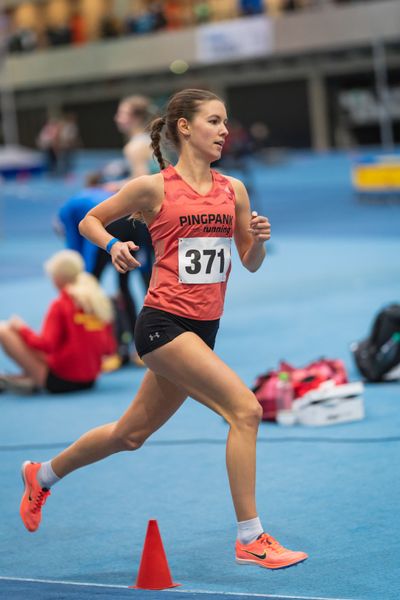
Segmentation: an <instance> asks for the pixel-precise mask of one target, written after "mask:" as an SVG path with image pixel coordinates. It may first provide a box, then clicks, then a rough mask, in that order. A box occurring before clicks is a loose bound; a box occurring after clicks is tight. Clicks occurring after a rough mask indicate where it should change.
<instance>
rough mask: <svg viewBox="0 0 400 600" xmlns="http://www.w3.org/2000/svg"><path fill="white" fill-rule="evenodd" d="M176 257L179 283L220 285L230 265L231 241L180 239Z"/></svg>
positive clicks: (222, 239)
mask: <svg viewBox="0 0 400 600" xmlns="http://www.w3.org/2000/svg"><path fill="white" fill-rule="evenodd" d="M178 256H179V281H180V282H181V283H192V284H196V283H220V282H221V281H225V280H226V274H227V271H228V269H229V265H230V263H231V239H230V238H211V237H203V238H201V237H199V238H180V239H179V250H178Z"/></svg>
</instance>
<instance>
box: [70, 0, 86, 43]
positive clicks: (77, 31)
mask: <svg viewBox="0 0 400 600" xmlns="http://www.w3.org/2000/svg"><path fill="white" fill-rule="evenodd" d="M69 25H70V28H71V40H72V43H73V44H74V45H80V44H85V43H86V42H87V41H88V33H87V23H86V20H85V18H84V16H83V14H82V13H81V11H80V10H79V8H78V7H74V8H73V10H72V15H71V19H70V23H69Z"/></svg>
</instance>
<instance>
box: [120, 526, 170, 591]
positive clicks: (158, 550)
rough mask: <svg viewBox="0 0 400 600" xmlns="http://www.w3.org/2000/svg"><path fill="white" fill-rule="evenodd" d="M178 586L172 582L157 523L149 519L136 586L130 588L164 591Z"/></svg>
mask: <svg viewBox="0 0 400 600" xmlns="http://www.w3.org/2000/svg"><path fill="white" fill-rule="evenodd" d="M178 585H181V584H180V583H174V582H173V581H172V577H171V572H170V570H169V566H168V561H167V557H166V555H165V550H164V546H163V543H162V540H161V535H160V531H159V529H158V525H157V521H156V520H155V519H151V520H150V521H149V524H148V526H147V533H146V539H145V541H144V546H143V552H142V559H141V561H140V566H139V573H138V576H137V579H136V584H135V585H134V586H132V587H133V588H135V589H141V590H164V589H165V588H171V587H176V586H178Z"/></svg>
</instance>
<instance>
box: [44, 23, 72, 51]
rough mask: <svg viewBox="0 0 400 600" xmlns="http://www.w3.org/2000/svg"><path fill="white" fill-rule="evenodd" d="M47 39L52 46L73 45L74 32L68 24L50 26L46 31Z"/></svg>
mask: <svg viewBox="0 0 400 600" xmlns="http://www.w3.org/2000/svg"><path fill="white" fill-rule="evenodd" d="M46 37H47V41H48V43H49V45H50V46H66V45H68V44H71V43H72V31H71V27H70V26H69V24H68V23H64V24H61V23H60V24H57V25H55V24H54V25H50V26H49V27H47V29H46Z"/></svg>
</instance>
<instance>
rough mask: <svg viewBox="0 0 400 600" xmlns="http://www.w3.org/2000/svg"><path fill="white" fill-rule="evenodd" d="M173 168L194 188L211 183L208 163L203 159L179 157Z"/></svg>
mask: <svg viewBox="0 0 400 600" xmlns="http://www.w3.org/2000/svg"><path fill="white" fill-rule="evenodd" d="M175 170H176V171H177V172H178V173H179V175H180V176H181V177H182V178H183V179H184V180H185V181H187V182H188V183H190V184H191V185H193V186H194V187H196V188H201V187H203V186H205V187H207V186H209V185H211V184H212V175H211V170H210V163H209V162H208V161H204V160H196V159H194V158H191V159H190V160H188V159H186V158H185V157H183V156H180V157H179V160H178V162H177V163H176V165H175Z"/></svg>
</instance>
